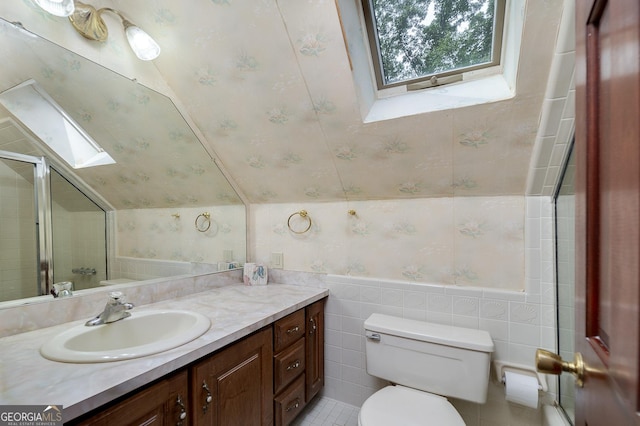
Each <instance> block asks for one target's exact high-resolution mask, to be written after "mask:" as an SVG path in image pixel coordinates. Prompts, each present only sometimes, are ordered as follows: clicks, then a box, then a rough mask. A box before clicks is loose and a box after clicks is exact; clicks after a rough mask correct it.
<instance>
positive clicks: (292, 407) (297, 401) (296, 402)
mask: <svg viewBox="0 0 640 426" xmlns="http://www.w3.org/2000/svg"><path fill="white" fill-rule="evenodd" d="M299 406H300V399H299V398H296V399H294V400H293V402H292V403H291V404H289V405H288V406H287V408H285V411H286V412H287V413H288V412H289V411H291V410H295V409H296V408H298V407H299Z"/></svg>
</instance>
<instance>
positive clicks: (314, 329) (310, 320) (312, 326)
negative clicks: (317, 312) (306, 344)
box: [309, 318, 317, 334]
mask: <svg viewBox="0 0 640 426" xmlns="http://www.w3.org/2000/svg"><path fill="white" fill-rule="evenodd" d="M309 322H310V323H311V330H309V334H313V333H315V332H316V328H317V327H316V320H315V319H313V318H309Z"/></svg>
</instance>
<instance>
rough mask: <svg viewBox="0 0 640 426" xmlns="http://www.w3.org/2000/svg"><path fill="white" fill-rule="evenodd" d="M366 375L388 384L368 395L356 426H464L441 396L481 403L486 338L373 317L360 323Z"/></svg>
mask: <svg viewBox="0 0 640 426" xmlns="http://www.w3.org/2000/svg"><path fill="white" fill-rule="evenodd" d="M364 328H365V336H366V347H365V350H366V355H367V373H369V374H371V375H372V376H376V377H379V378H381V379H385V380H388V381H389V382H391V383H394V384H395V386H394V385H389V386H387V387H385V388H383V389H381V390H379V391H378V392H376V393H374V394H373V395H371V396H370V397H369V398H368V399H367V400H366V401H365V402H364V404H363V405H362V408H361V409H360V414H359V416H358V424H359V425H360V426H390V425H402V426H412V425H416V426H417V425H420V426H427V425H434V426H464V424H465V423H464V421H463V420H462V417H461V416H460V414H459V413H458V412H457V411H456V409H455V408H454V407H453V405H451V403H450V402H449V401H447V399H446V398H445V397H447V396H450V397H454V398H459V399H464V400H467V401H472V402H477V403H484V402H486V400H487V390H488V384H489V368H490V361H491V353H492V352H493V341H492V340H491V336H490V335H489V333H487V332H486V331H483V330H474V329H468V328H462V327H452V326H447V325H441V324H432V323H427V322H423V321H416V320H410V319H403V318H397V317H392V316H389V315H382V314H373V315H371V316H370V317H369V318H368V319H367V320H366V321H365V322H364Z"/></svg>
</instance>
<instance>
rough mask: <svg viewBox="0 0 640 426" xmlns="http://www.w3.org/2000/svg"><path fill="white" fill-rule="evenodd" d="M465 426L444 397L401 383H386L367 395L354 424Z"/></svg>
mask: <svg viewBox="0 0 640 426" xmlns="http://www.w3.org/2000/svg"><path fill="white" fill-rule="evenodd" d="M390 425H402V426H465V423H464V420H462V417H460V414H459V413H458V412H457V411H456V409H455V407H454V406H453V405H451V403H450V402H449V401H448V400H447V399H446V398H444V397H442V396H438V395H434V394H432V393H428V392H422V391H419V390H416V389H411V388H407V387H405V386H400V385H397V386H387V387H385V388H382V389H380V390H379V391H378V392H376V393H374V394H373V395H371V396H370V397H369V398H368V399H367V400H366V401H365V402H364V404H363V405H362V408H361V409H360V412H359V413H358V426H390Z"/></svg>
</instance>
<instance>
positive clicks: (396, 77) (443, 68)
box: [368, 0, 498, 85]
mask: <svg viewBox="0 0 640 426" xmlns="http://www.w3.org/2000/svg"><path fill="white" fill-rule="evenodd" d="M368 1H369V2H370V6H371V9H370V11H371V13H372V14H373V21H374V23H375V27H376V31H375V32H376V33H377V34H376V35H377V44H378V46H377V47H378V48H379V58H380V60H381V68H382V70H381V74H382V80H383V84H384V85H388V84H393V83H396V82H401V81H408V80H414V79H419V78H421V77H426V76H431V75H435V74H441V73H446V72H449V71H452V70H458V69H463V68H468V67H475V66H478V65H482V64H489V63H492V62H493V61H494V58H493V55H494V27H495V25H494V20H495V16H496V13H495V11H496V3H497V1H498V0H368ZM369 31H371V28H370V29H369Z"/></svg>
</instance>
